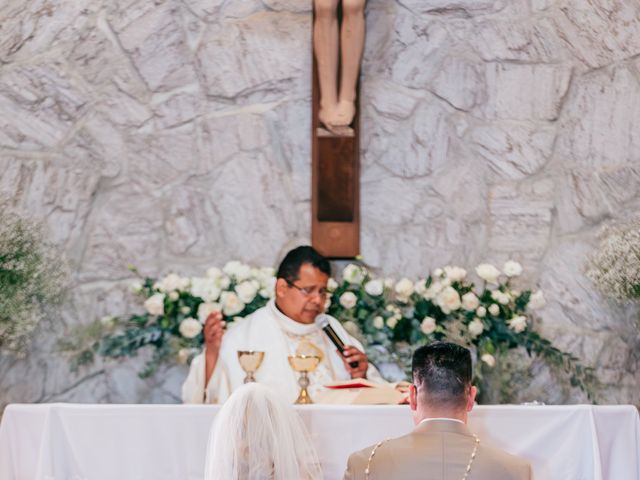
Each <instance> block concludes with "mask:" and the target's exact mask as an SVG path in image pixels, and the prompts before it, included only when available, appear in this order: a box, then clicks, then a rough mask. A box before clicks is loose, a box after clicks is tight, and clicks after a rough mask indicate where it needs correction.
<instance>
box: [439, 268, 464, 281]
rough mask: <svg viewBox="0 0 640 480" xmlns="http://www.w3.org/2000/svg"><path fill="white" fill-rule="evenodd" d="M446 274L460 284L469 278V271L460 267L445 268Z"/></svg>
mask: <svg viewBox="0 0 640 480" xmlns="http://www.w3.org/2000/svg"><path fill="white" fill-rule="evenodd" d="M444 274H445V275H446V276H447V278H448V279H449V280H451V281H452V282H460V281H462V280H464V278H465V277H466V276H467V271H466V270H465V269H464V268H460V267H455V266H454V267H449V266H447V267H444Z"/></svg>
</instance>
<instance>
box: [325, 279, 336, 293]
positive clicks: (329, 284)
mask: <svg viewBox="0 0 640 480" xmlns="http://www.w3.org/2000/svg"><path fill="white" fill-rule="evenodd" d="M336 288H338V282H336V281H335V280H334V279H333V278H330V279H329V281H328V282H327V290H328V291H330V292H335V290H336Z"/></svg>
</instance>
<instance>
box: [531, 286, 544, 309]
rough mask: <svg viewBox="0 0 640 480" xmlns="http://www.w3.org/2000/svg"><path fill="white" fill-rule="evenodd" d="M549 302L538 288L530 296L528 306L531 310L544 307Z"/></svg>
mask: <svg viewBox="0 0 640 480" xmlns="http://www.w3.org/2000/svg"><path fill="white" fill-rule="evenodd" d="M546 304H547V301H546V300H545V299H544V294H543V293H542V290H537V291H535V292H534V293H532V294H531V297H529V303H527V308H528V309H529V310H537V309H539V308H542V307H544V306H545V305H546Z"/></svg>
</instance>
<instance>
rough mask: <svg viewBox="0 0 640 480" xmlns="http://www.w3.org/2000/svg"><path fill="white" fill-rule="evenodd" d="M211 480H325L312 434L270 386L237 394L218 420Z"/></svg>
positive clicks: (244, 388) (257, 386) (211, 447)
mask: <svg viewBox="0 0 640 480" xmlns="http://www.w3.org/2000/svg"><path fill="white" fill-rule="evenodd" d="M204 479H205V480H291V479H301V480H320V479H322V471H321V469H320V463H319V461H318V456H317V454H316V452H315V449H314V447H313V445H312V444H311V440H310V438H309V434H308V433H307V431H306V429H305V427H304V425H303V423H302V420H301V419H300V417H298V414H297V413H296V411H295V410H294V409H293V407H292V406H291V405H289V404H288V403H286V401H285V400H284V399H282V398H281V397H279V396H278V394H277V393H276V392H275V391H273V390H272V389H270V388H269V387H267V386H265V385H261V384H259V383H249V384H247V385H243V386H242V387H240V388H239V389H237V390H236V391H235V392H234V393H233V394H232V395H231V397H229V399H228V400H227V401H226V402H225V404H224V405H223V407H222V409H221V410H220V412H219V413H218V415H217V417H216V419H215V420H214V424H213V427H212V429H211V434H210V436H209V446H208V448H207V460H206V466H205V474H204Z"/></svg>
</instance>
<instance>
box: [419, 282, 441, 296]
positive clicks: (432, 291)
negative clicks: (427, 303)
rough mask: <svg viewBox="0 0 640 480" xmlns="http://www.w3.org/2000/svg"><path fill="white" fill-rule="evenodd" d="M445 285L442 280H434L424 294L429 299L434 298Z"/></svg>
mask: <svg viewBox="0 0 640 480" xmlns="http://www.w3.org/2000/svg"><path fill="white" fill-rule="evenodd" d="M443 288H444V285H442V283H440V282H433V283H432V284H431V285H430V286H429V288H427V289H426V290H425V291H424V293H423V294H422V296H423V297H424V298H425V299H427V300H433V299H434V298H436V297H437V296H438V294H439V293H440V292H441V291H442V289H443Z"/></svg>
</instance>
